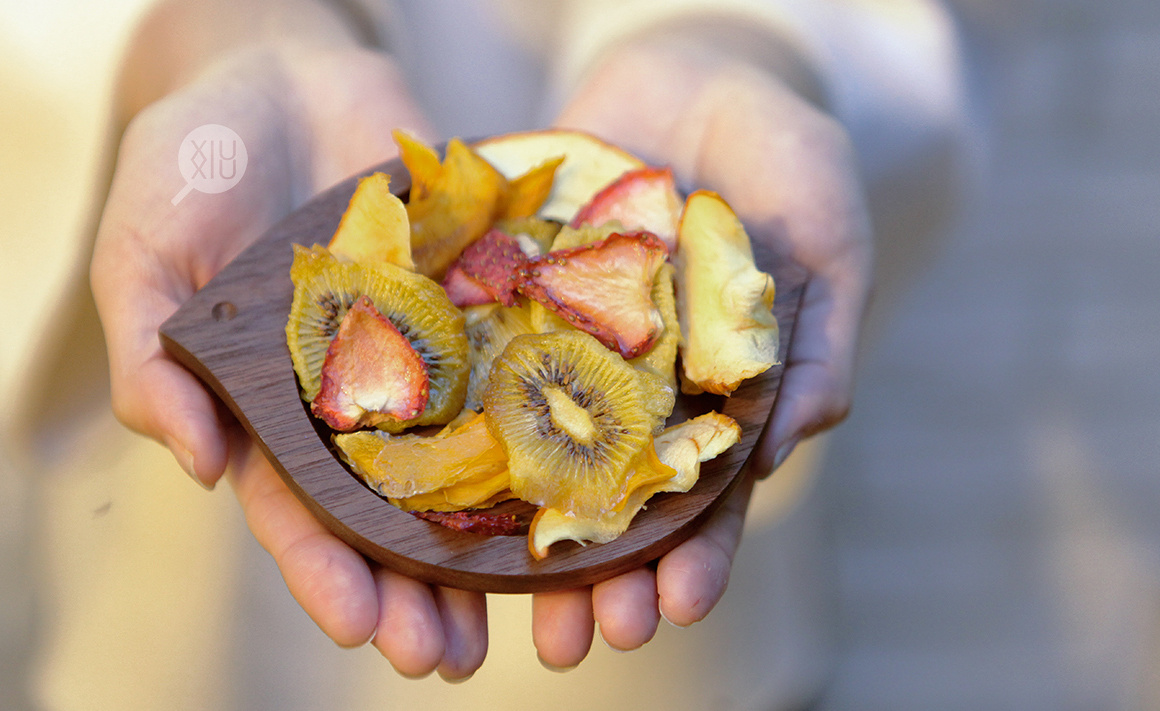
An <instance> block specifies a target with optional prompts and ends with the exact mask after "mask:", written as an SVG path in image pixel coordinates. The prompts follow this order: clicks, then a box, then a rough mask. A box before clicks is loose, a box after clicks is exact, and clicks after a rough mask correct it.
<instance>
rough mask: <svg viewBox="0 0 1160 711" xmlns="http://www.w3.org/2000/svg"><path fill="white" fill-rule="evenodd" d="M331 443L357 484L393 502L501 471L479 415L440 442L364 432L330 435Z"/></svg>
mask: <svg viewBox="0 0 1160 711" xmlns="http://www.w3.org/2000/svg"><path fill="white" fill-rule="evenodd" d="M334 443H335V445H336V446H337V447H338V448H339V450H341V451H342V453H343V458H344V459H345V460H346V461H347V463H348V464H350V466H351V468H352V469H353V470H354V472H355V473H356V474H358V475H359V476H360V477H362V479H363V481H365V482H366V483H367V484H368V485H369V486H370V487H371V488H373V489H375V490H376V491H378V492H379V493H381V494H382V495H383V496H386V497H388V498H393V499H404V498H408V497H414V496H418V495H420V494H430V493H431V492H434V491H438V490H440V489H445V488H448V487H452V486H455V485H456V484H461V483H464V482H472V483H475V484H480V483H482V482H485V481H487V480H489V479H491V478H492V477H494V476H497V475H501V474H503V473H504V472H506V471H507V456H506V455H505V454H504V451H503V448H502V447H501V446H500V445H499V443H498V442H497V441H496V440H495V438H493V437H492V436H491V433H490V432H489V431H488V429H487V424H486V422H485V421H484V418H483V415H478V416H476V417H475V418H473V419H472V420H471V421H470V422H468V423H467V424H466V425H464V426H462V427H460V428H459V429H457V430H455V431H454V432H452V433H451V434H449V435H447V436H446V437H422V436H420V435H414V434H405V435H388V434H385V433H382V432H367V431H364V432H352V433H350V434H341V435H336V436H335V438H334ZM500 490H502V489H497V490H496V491H500ZM494 493H495V492H492V494H494ZM485 498H486V497H485Z"/></svg>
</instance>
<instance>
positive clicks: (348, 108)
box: [295, 49, 437, 190]
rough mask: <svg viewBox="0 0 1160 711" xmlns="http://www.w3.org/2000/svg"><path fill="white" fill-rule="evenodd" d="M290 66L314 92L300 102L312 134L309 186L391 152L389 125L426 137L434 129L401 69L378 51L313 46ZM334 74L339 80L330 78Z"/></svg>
mask: <svg viewBox="0 0 1160 711" xmlns="http://www.w3.org/2000/svg"><path fill="white" fill-rule="evenodd" d="M295 66H296V69H295V70H296V72H297V73H298V75H299V77H300V79H301V81H302V82H303V85H304V86H305V91H306V92H307V93H309V94H310V95H311V96H313V97H314V100H313V101H312V102H311V103H310V104H309V106H307V107H306V110H307V116H306V120H307V121H308V123H309V131H310V133H311V135H312V136H313V137H314V144H313V146H312V149H311V163H312V169H311V172H312V174H313V175H312V180H313V185H314V188H315V190H321V189H323V188H327V187H329V186H331V185H333V184H334V183H335V182H337V181H339V180H342V179H344V178H347V177H349V176H351V175H353V174H355V173H357V172H360V171H363V170H365V169H366V168H367V167H369V166H372V165H375V164H378V163H381V162H383V161H386V160H388V159H391V158H394V157H396V156H397V155H398V153H399V149H398V146H396V145H395V143H394V140H393V138H392V137H391V129H393V128H401V129H403V130H405V131H407V132H409V133H411V134H413V135H416V136H418V137H420V138H422V139H423V140H426V141H433V140H434V137H435V136H436V135H437V133H436V131H435V129H434V128H433V127H432V124H431V122H430V121H429V120H428V119H427V117H426V116H425V115H424V114H423V112H422V110H421V109H420V108H419V104H418V102H417V101H415V99H414V97H413V96H412V94H411V90H410V87H408V86H407V82H406V77H405V76H404V75H403V73H402V71H401V70H400V69H399V68H398V67H397V66H396V65H395V63H394V62H393V61H392V60H391V59H390V58H389V57H387V56H385V55H383V54H382V53H381V52H376V51H356V52H352V51H350V50H346V49H344V50H341V51H339V52H334V53H332V54H326V53H318V52H314V53H312V54H311V55H310V58H309V61H308V62H306V63H304V64H297V65H295ZM335 76H342V77H344V81H342V82H335V81H334V77H335Z"/></svg>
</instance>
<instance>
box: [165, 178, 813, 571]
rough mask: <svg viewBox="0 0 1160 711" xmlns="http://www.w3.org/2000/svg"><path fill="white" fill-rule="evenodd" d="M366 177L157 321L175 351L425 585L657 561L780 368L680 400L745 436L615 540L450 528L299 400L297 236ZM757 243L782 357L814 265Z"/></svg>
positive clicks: (399, 187) (365, 545)
mask: <svg viewBox="0 0 1160 711" xmlns="http://www.w3.org/2000/svg"><path fill="white" fill-rule="evenodd" d="M374 170H380V171H383V172H386V173H388V174H390V175H391V188H392V190H394V191H396V193H397V194H399V195H404V194H405V193H406V192H407V191H408V190H409V188H410V180H409V177H408V175H407V171H406V169H405V168H403V166H402V164H401V163H399V162H398V161H392V162H390V163H386V164H384V165H381V166H377V167H376V168H375V169H374ZM370 172H373V171H368V173H370ZM358 177H360V176H355V177H352V178H351V179H349V180H347V181H345V182H343V183H341V184H339V185H337V186H335V187H334V188H331V189H330V190H328V191H326V192H325V193H322V194H321V195H319V196H318V197H317V198H315V199H314V200H312V201H311V202H310V203H308V204H307V205H305V206H303V207H302V208H300V209H298V210H296V211H295V212H294V213H292V214H291V215H289V216H288V217H287V218H286V219H284V220H283V221H282V222H280V223H279V224H277V225H276V226H274V227H273V228H272V229H271V230H270V231H269V232H268V233H266V234H265V235H264V236H263V237H261V238H260V239H259V240H258V241H257V242H255V243H254V244H253V245H252V246H250V247H249V248H248V249H247V250H246V251H245V252H243V253H242V254H241V255H240V256H238V258H237V259H235V260H234V261H233V262H231V263H230V264H229V265H228V266H227V267H226V268H225V269H223V270H222V271H221V272H220V273H219V274H218V275H217V276H216V277H215V278H214V279H212V280H211V281H210V283H209V284H207V285H206V286H205V287H204V288H203V289H201V290H200V291H199V292H198V293H197V294H195V295H194V296H193V297H192V298H191V299H190V300H189V301H188V302H186V303H185V304H184V305H183V306H182V307H181V308H180V309H179V310H178V311H177V312H176V313H175V314H174V315H173V316H172V317H171V318H170V319H169V320H167V321H166V322H165V323H164V324H163V325H162V327H161V330H160V335H161V341H162V344H163V345H164V347H165V349H166V350H167V351H168V352H169V353H170V354H171V355H172V356H173V357H174V358H176V359H177V360H178V361H179V362H181V363H182V364H184V365H185V366H186V367H187V368H189V369H190V370H191V371H192V372H194V373H195V374H196V375H197V376H198V377H199V378H201V379H202V380H203V381H204V382H205V383H206V384H207V385H209V387H211V388H212V389H213V390H214V392H215V393H217V395H218V397H220V398H221V399H222V401H223V402H224V403H225V404H226V405H228V406H229V408H230V410H232V411H233V413H234V415H235V416H236V417H237V418H238V420H239V421H240V422H241V423H242V425H243V426H244V427H245V428H246V429H247V430H248V431H249V432H250V434H251V435H252V436H253V438H254V440H255V441H256V442H257V443H258V444H259V446H260V447H261V448H262V449H263V451H264V452H265V454H266V457H267V458H268V459H269V460H270V462H271V464H272V465H273V466H274V468H275V469H276V470H277V471H278V473H279V474H280V475H281V476H282V478H283V479H284V480H285V482H286V484H287V485H288V486H289V487H290V488H291V489H292V490H293V491H294V493H295V494H296V495H297V496H298V498H299V499H301V500H302V502H303V503H304V504H305V505H306V506H307V507H308V508H309V509H310V510H311V511H312V512H313V513H314V515H315V516H317V517H318V518H319V519H320V520H321V521H322V522H323V523H324V524H325V525H326V526H327V527H328V528H329V529H330V530H331V531H333V532H334V533H335V535H337V536H338V537H339V538H341V539H342V540H344V541H346V542H347V543H348V544H349V545H351V546H352V547H354V548H355V549H356V550H358V551H360V552H361V553H362V554H363V555H365V556H366V557H368V558H370V559H371V560H374V561H378V562H379V563H382V564H383V565H387V566H390V567H391V568H394V569H395V570H398V571H399V572H401V573H404V574H406V575H409V576H411V577H414V578H417V579H420V580H424V581H427V582H431V583H437V584H440V585H447V586H451V587H457V588H463V589H468V590H482V591H487V592H501V593H526V592H538V591H546V590H556V589H564V588H570V587H576V586H580V585H587V584H591V583H594V582H598V581H600V580H604V579H607V578H609V577H612V576H614V575H617V574H619V573H622V572H625V571H628V570H631V569H633V568H636V567H639V566H640V565H643V564H646V563H648V562H650V561H652V560H655V559H657V558H659V557H660V556H662V555H663V554H664V553H666V552H667V551H669V550H671V549H672V548H673V547H675V546H676V545H677V544H679V543H680V542H681V541H683V540H685V539H686V538H688V537H689V536H690V535H692V534H693V533H694V532H695V531H696V530H697V528H698V527H699V526H700V525H702V524H703V522H704V521H705V519H706V518H707V517H708V516H709V514H710V513H712V511H713V510H714V509H715V508H716V506H717V505H718V503H719V502H720V501H721V500H722V499H723V498H724V497H725V496H726V495H727V494H728V493H729V492H730V491H731V490H732V488H733V487H734V486H735V485H736V484H737V482H738V481H739V479H740V476H739V474H740V472H741V471H742V470H743V467H744V464H745V462H746V461H747V459H748V458H749V455H750V452H751V451H752V449H753V446H754V444H755V442H756V441H757V438H758V436H759V435H760V434H761V431H762V428H763V427H764V425H765V422H766V420H767V419H768V416H769V413H770V412H771V410H772V409H773V408H774V407H775V405H776V402H777V395H778V390H779V385H780V382H781V376H782V370H783V368H782V366H781V365H777V366H774V367H773V368H771V369H770V370H769V371H767V372H766V373H764V374H763V375H761V376H759V377H758V378H755V379H753V380H751V381H749V382H747V383H745V384H743V385H742V386H741V387H740V388H739V389H738V390H737V391H736V392H735V393H734V394H733V395H732V396H731V397H728V398H725V397H720V396H712V395H703V396H696V397H690V396H684V395H682V396H680V397H679V398H678V403H677V408H676V410H675V412H674V413H673V416H672V417H671V418H670V420H669V422H670V423H676V422H680V421H682V420H684V419H685V418H687V417H689V416H692V415H696V414H699V413H702V412H706V411H709V410H713V409H715V410H717V411H719V412H723V413H725V414H727V415H729V416H731V417H733V418H734V419H735V420H737V422H738V423H739V424H740V425H741V428H742V437H741V441H740V442H739V443H738V444H737V445H735V446H734V447H732V448H731V449H730V450H729V451H727V452H726V453H725V454H723V455H722V456H720V457H718V458H717V459H714V460H712V461H709V462H706V463H704V464H703V465H702V467H701V477H700V480H699V481H698V483H697V484H696V486H695V487H694V488H693V489H692V491H690V492H688V493H685V494H662V495H658V496H656V497H654V498H653V499H652V500H650V502H649V505H648V507H647V508H646V509H645V510H644V511H642V512H641V513H640V514H639V515H638V516H637V517H636V519H635V520H634V521H633V523H632V526H630V527H629V529H628V531H627V532H626V533H625V534H624V535H623V536H621V537H620V538H618V539H617V540H615V541H613V542H611V543H605V544H599V545H596V544H593V545H588V546H581V545H579V544H576V543H572V542H564V543H559V544H556V545H555V546H553V547H552V552H551V554H550V555H549V556H548V557H547V559H545V560H542V561H537V560H535V559H534V558H533V557H532V556H531V555H530V553H529V552H528V546H527V540H526V538H525V537H523V536H483V535H479V534H472V533H462V532H457V531H452V530H450V529H447V528H445V527H442V526H439V525H437V524H434V523H430V522H427V521H422V520H419V519H417V518H415V517H414V516H411V515H410V514H408V513H405V512H403V511H400V510H399V509H397V508H396V507H394V506H392V505H391V504H390V503H388V502H387V501H386V499H384V498H382V497H380V496H379V495H378V494H377V493H375V492H373V491H371V490H370V489H369V488H368V487H367V486H365V485H364V484H363V483H362V481H361V480H360V479H358V478H357V477H356V476H355V475H353V474H352V473H351V472H350V471H349V470H348V469H347V468H346V466H345V465H344V464H343V463H342V462H341V461H340V460H339V459H338V457H337V456H336V454H335V450H334V448H333V445H332V444H331V442H330V435H329V432H328V431H327V429H326V427H325V425H324V424H322V423H321V422H320V421H318V420H316V419H315V418H313V417H311V416H310V415H309V412H308V410H307V407H306V406H305V405H304V403H303V401H302V400H301V398H300V397H299V394H298V383H297V380H296V378H295V374H294V369H293V366H292V365H291V362H290V353H289V350H288V349H287V346H286V334H285V328H286V321H287V317H288V316H289V312H290V301H291V296H292V291H293V285H292V284H291V281H290V263H291V261H292V259H293V253H292V252H293V250H292V249H291V247H290V245H291V243H299V244H303V245H311V244H314V243H321V244H326V243H327V242H328V241H329V240H330V237H331V235H333V234H334V231H335V229H336V228H337V227H338V222H339V219H340V218H341V216H342V214H343V211H344V210H345V209H346V206H347V203H348V202H349V200H350V197H351V195H352V194H353V192H354V189H355V186H356V184H357V180H358ZM756 252H757V253H756V258H757V261H758V264H759V266H760V267H761V268H762V269H764V270H766V271H768V272H770V273H772V274H773V275H774V277H775V280H776V282H777V300H776V302H775V305H774V313H775V314H776V316H777V318H778V321H779V324H780V326H781V350H780V352H781V353H782V354H783V357H784V354H785V353H787V352H788V349H789V342H790V339H791V338H792V335H793V329H794V325H795V323H796V320H797V314H798V310H799V307H800V301H801V295H802V291H803V290H804V284H805V281H806V277H807V275H806V273H805V272H804V271H803V270H802V269H801V268H799V267H796V266H794V265H791V264H789V263H787V262H785V261H784V260H774V259H773V257H772V255H770V254H768V253H766V252H765V251H763V250H760V249H757V250H756Z"/></svg>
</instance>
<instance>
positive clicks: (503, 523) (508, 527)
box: [411, 509, 531, 536]
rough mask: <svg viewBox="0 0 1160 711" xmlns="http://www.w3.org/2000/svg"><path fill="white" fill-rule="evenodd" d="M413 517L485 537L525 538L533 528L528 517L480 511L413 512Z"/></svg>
mask: <svg viewBox="0 0 1160 711" xmlns="http://www.w3.org/2000/svg"><path fill="white" fill-rule="evenodd" d="M411 515H412V516H414V517H416V518H421V519H423V520H424V521H430V522H431V523H437V524H439V525H440V526H444V527H446V528H450V529H451V530H453V531H461V532H463V533H479V534H482V535H485V536H523V535H527V533H528V530H529V529H530V528H531V521H530V520H529V517H528V516H526V515H525V516H520V515H518V514H514V513H493V512H490V511H480V510H478V509H467V510H465V511H412V512H411Z"/></svg>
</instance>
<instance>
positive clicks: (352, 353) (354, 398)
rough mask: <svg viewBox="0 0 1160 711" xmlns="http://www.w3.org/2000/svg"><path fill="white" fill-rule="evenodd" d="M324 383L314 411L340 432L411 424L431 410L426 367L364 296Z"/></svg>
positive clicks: (343, 330) (346, 320)
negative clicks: (428, 409) (378, 426)
mask: <svg viewBox="0 0 1160 711" xmlns="http://www.w3.org/2000/svg"><path fill="white" fill-rule="evenodd" d="M320 379H321V387H320V389H319V392H318V397H316V398H314V401H313V402H312V403H311V404H310V411H311V412H313V413H314V414H315V416H317V417H321V418H322V419H323V420H325V421H326V424H328V425H330V427H331V428H332V429H336V430H338V431H340V432H347V431H350V430H353V429H356V428H359V427H367V426H373V425H377V424H379V423H381V422H389V421H393V422H403V421H406V420H413V419H415V418H416V417H418V416H419V415H420V414H422V412H423V409H424V408H426V407H427V395H428V379H427V365H426V364H425V363H424V362H423V359H422V358H421V357H420V356H419V354H418V353H417V352H416V351H415V349H414V348H412V347H411V343H410V341H408V340H407V339H406V338H404V337H403V334H401V333H399V329H397V328H395V325H394V324H393V323H391V322H390V321H389V320H387V319H385V318H383V316H382V314H380V313H379V312H378V311H376V310H375V307H374V304H373V303H371V300H370V298H368V297H367V296H366V295H363V296H360V297H359V298H358V301H356V302H354V305H353V306H351V307H350V309H349V310H348V311H347V312H346V315H345V316H343V318H342V323H341V325H339V327H338V334H337V335H336V336H335V337H334V340H333V341H331V342H330V346H329V347H328V348H327V350H326V358H325V360H324V361H323V363H322V372H321V375H320Z"/></svg>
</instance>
